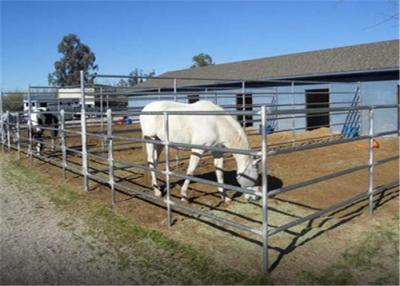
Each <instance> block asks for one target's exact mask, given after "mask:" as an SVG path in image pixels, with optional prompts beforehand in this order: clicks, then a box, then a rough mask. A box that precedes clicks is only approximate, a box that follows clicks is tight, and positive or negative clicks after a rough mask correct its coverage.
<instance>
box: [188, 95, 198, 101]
mask: <svg viewBox="0 0 400 286" xmlns="http://www.w3.org/2000/svg"><path fill="white" fill-rule="evenodd" d="M187 99H188V103H195V102H197V101H199V100H200V99H199V95H198V94H191V95H188V96H187Z"/></svg>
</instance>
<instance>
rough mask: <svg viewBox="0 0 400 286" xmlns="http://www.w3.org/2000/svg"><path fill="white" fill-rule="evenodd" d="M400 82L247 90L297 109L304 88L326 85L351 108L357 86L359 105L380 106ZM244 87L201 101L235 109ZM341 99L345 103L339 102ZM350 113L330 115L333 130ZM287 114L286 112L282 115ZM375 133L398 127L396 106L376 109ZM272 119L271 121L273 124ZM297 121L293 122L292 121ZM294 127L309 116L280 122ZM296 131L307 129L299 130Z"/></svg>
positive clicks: (335, 101)
mask: <svg viewBox="0 0 400 286" xmlns="http://www.w3.org/2000/svg"><path fill="white" fill-rule="evenodd" d="M397 84H398V81H396V80H386V81H364V82H360V83H331V84H313V85H296V86H295V87H294V92H295V94H294V95H293V94H292V88H291V86H280V87H273V88H262V89H260V88H248V89H246V93H253V104H255V105H257V104H271V102H272V95H273V94H274V93H278V94H279V95H278V104H286V105H287V106H281V107H279V109H280V110H284V109H292V106H291V103H292V102H294V103H295V104H299V105H296V106H294V107H293V108H294V109H303V108H305V105H304V104H305V91H306V90H308V89H324V88H327V89H329V91H330V106H331V107H348V106H350V103H349V102H351V101H352V100H353V97H354V94H355V92H356V89H357V87H358V86H360V93H361V102H360V103H359V104H360V105H381V104H396V102H397ZM241 92H242V90H241V89H233V90H230V93H231V94H232V95H231V96H230V98H224V96H222V95H219V94H218V93H217V96H215V95H214V94H209V95H207V96H205V95H201V96H200V99H201V100H210V101H213V102H216V103H217V104H219V105H221V106H224V107H225V109H228V110H236V108H235V105H236V97H235V96H234V95H235V94H240V93H241ZM160 99H163V100H174V99H175V96H174V95H173V94H170V95H165V94H163V95H162V98H160ZM154 100H159V98H158V97H157V95H153V96H152V98H148V97H131V98H130V99H129V100H128V107H129V108H135V109H141V108H142V107H143V106H144V105H146V104H147V103H149V102H152V101H154ZM176 100H177V101H178V102H187V96H185V95H179V96H177V97H176ZM339 102H346V103H340V104H339ZM346 115H347V113H346V112H345V113H341V114H333V113H332V114H331V115H330V124H332V125H331V127H330V129H331V130H332V131H335V132H340V131H341V130H342V123H344V122H345V119H346ZM360 115H361V119H360V123H361V130H360V133H361V134H366V133H367V132H368V130H369V126H368V112H366V111H364V112H361V114H360ZM283 116H285V117H287V115H283ZM374 119H375V120H374V123H375V124H374V132H384V131H390V130H395V129H396V128H397V109H395V108H393V109H382V110H376V111H375V115H374ZM253 120H255V124H254V125H255V127H258V125H259V121H260V117H259V116H254V117H253ZM272 121H273V120H271V122H270V123H272ZM293 122H294V124H293ZM293 126H294V127H295V128H304V129H305V128H306V118H305V117H304V118H296V119H294V120H293V119H281V120H279V121H278V126H277V129H278V130H286V129H288V130H290V129H291V128H292V127H293ZM297 132H304V130H299V131H297Z"/></svg>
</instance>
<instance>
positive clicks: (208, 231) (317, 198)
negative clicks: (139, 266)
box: [34, 126, 399, 284]
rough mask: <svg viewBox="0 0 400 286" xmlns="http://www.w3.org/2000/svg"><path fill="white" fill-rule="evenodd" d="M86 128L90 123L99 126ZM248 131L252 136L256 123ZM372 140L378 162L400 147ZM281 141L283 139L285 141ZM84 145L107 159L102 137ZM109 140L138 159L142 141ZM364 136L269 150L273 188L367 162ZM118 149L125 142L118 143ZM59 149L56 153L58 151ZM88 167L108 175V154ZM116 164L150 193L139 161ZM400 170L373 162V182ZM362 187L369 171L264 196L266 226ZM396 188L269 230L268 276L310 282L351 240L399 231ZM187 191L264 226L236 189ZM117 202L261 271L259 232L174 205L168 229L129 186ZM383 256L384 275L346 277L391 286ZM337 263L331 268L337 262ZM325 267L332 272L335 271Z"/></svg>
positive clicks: (308, 135) (148, 223) (206, 174)
mask: <svg viewBox="0 0 400 286" xmlns="http://www.w3.org/2000/svg"><path fill="white" fill-rule="evenodd" d="M126 128H132V126H130V127H125V126H122V127H116V128H115V130H118V129H126ZM89 130H91V131H94V130H95V129H94V128H92V129H89ZM249 133H250V134H254V132H253V131H252V130H250V132H249ZM128 134H129V135H128ZM126 135H128V136H131V137H140V134H139V133H138V132H135V133H133V132H131V133H124V136H126ZM291 136H292V134H291V133H283V134H280V133H276V134H272V135H269V136H268V142H269V144H270V145H271V146H273V148H276V149H280V148H286V147H288V146H289V145H292V143H291V142H290V140H291ZM338 137H339V135H338V134H332V133H330V132H329V130H327V129H319V130H314V131H311V132H305V133H301V134H296V142H297V143H296V146H298V145H303V144H312V143H318V142H323V141H329V140H336V139H338ZM249 141H250V144H251V146H252V147H253V148H255V149H257V148H258V147H259V146H260V137H259V136H257V135H250V136H249ZM287 141H289V143H288V142H287ZM378 141H379V144H380V147H379V148H378V149H375V160H380V159H383V158H387V157H390V156H394V155H396V154H398V153H399V149H398V138H393V137H392V138H380V139H378ZM282 142H284V143H283V144H282ZM88 143H89V145H90V146H91V147H90V150H91V152H97V153H96V154H98V155H102V156H105V157H106V153H102V152H101V148H100V147H99V144H98V143H100V141H99V139H98V138H94V137H89V140H88ZM114 143H115V144H116V146H115V148H116V150H115V151H114V158H115V159H116V160H124V161H126V162H134V163H143V161H144V155H143V152H142V150H141V149H140V148H141V147H142V146H141V145H140V144H129V145H120V146H118V144H119V143H122V142H118V140H116V142H114ZM67 144H68V145H69V146H75V147H77V146H78V147H79V144H80V139H79V138H69V139H67ZM91 144H92V145H91ZM367 144H368V142H367V141H358V142H354V143H345V144H339V145H335V146H331V147H323V148H316V149H313V150H308V151H303V152H294V153H290V154H286V155H277V156H271V157H270V158H269V159H268V160H269V178H268V181H269V184H268V185H269V190H273V189H277V188H280V187H285V186H289V185H292V184H295V183H298V182H302V181H304V180H309V179H312V178H316V177H319V176H322V175H326V174H329V173H332V172H336V171H340V170H343V169H347V168H351V167H355V166H357V165H360V164H365V163H367V162H368V149H367V148H366V146H368V145H367ZM118 149H121V150H119V151H118ZM53 155H54V154H53ZM58 156H60V154H59V153H58ZM179 156H180V160H179V162H175V161H174V162H172V167H173V168H172V170H173V171H175V172H180V173H182V174H184V172H185V169H186V165H187V157H188V152H186V151H179ZM175 157H176V151H174V150H172V152H171V158H175ZM162 159H163V158H162ZM68 162H69V164H70V165H71V166H74V164H79V163H80V158H79V157H77V156H76V155H73V154H72V153H71V154H68ZM34 165H35V167H37V168H39V169H40V170H41V171H42V172H46V173H48V174H49V175H51V176H52V177H53V179H54V181H57V182H58V181H63V179H62V177H61V176H60V169H59V168H55V167H53V166H50V165H49V164H43V163H38V162H35V163H34ZM160 166H163V164H160ZM89 167H90V172H91V173H92V174H96V175H98V176H100V177H102V178H104V179H108V174H107V162H105V161H100V160H98V159H92V160H91V161H90V163H89ZM117 167H118V168H116V172H115V174H116V177H117V178H118V183H120V184H123V185H125V186H129V187H131V188H137V189H141V190H146V191H149V192H151V191H152V190H151V189H150V188H149V187H148V185H147V184H146V181H145V179H144V177H145V176H144V175H143V171H141V170H139V169H135V168H122V167H121V166H119V165H117ZM224 169H225V174H224V177H225V182H226V183H229V184H233V185H236V181H235V171H234V170H235V162H234V160H233V159H232V157H231V156H228V155H227V156H226V163H225V165H224ZM398 174H399V165H398V161H391V162H389V163H385V164H382V165H379V166H376V167H375V176H374V186H380V185H382V184H385V183H388V182H391V181H393V180H395V179H398ZM196 176H198V177H201V178H206V179H211V180H215V176H214V169H213V166H212V161H211V158H210V157H207V156H205V158H204V159H203V160H202V162H201V164H200V166H199V167H198V169H197V170H196ZM160 180H161V181H163V178H162V177H160ZM81 182H82V178H81V177H80V176H78V175H74V174H70V173H69V174H68V175H67V179H66V183H67V184H69V185H72V186H75V187H76V188H77V189H82V187H81ZM181 184H182V182H181V181H180V180H176V179H175V180H172V187H173V189H172V195H173V200H174V201H179V197H180V194H179V190H180V185H181ZM90 189H91V192H89V196H92V197H93V198H94V199H96V200H100V201H103V202H104V203H106V204H110V200H111V197H110V191H109V188H108V187H107V186H104V185H102V184H99V183H96V182H91V184H90ZM367 190H368V173H367V170H362V171H358V172H355V173H351V174H348V175H344V176H341V177H339V178H334V179H330V180H327V181H324V182H320V183H318V184H314V185H311V186H307V187H304V188H300V189H297V190H294V191H291V192H288V193H285V194H281V195H278V196H276V197H274V198H272V199H270V202H269V205H270V212H269V227H277V226H280V225H283V224H285V223H289V222H291V221H293V220H295V219H296V218H299V217H301V216H305V215H308V214H311V213H313V212H315V211H318V210H321V209H322V208H326V207H328V206H330V205H332V204H334V203H336V202H339V201H342V200H345V199H347V198H350V197H352V196H354V195H357V194H360V193H363V192H366V191H367ZM398 194H399V188H398V187H396V188H392V189H390V190H387V191H385V192H384V193H383V194H382V195H377V196H376V197H375V203H376V210H375V213H374V215H373V216H369V215H368V212H367V210H368V207H367V203H366V202H365V201H363V202H360V203H357V204H355V205H353V206H351V207H346V208H343V209H341V210H339V211H335V212H333V213H330V214H329V215H327V216H324V217H321V218H318V219H315V220H313V221H310V222H305V223H303V224H300V225H298V226H296V227H293V228H291V229H290V230H288V231H285V232H282V233H279V234H276V235H274V236H272V237H271V238H270V240H269V246H270V255H269V257H270V270H271V277H272V279H273V282H274V283H279V284H294V283H299V281H302V279H303V278H304V279H306V280H305V281H308V283H311V282H310V280H307V277H308V278H309V277H314V278H315V277H318V275H320V274H321V273H324V271H325V270H326V269H329V267H331V266H332V265H335V263H339V261H341V260H342V259H343V257H344V254H345V253H346V251H347V250H349V249H352V248H354V249H357V247H356V246H357V245H359V244H360V243H364V241H365V239H369V237H370V236H373V235H374V233H375V232H377V230H379V229H381V228H382V229H385V230H386V229H390V230H391V231H393V232H394V233H396V234H397V236H398V230H399V229H398V216H399V200H398V198H399V196H398ZM190 195H191V196H192V201H191V203H190V206H191V207H195V208H198V209H201V210H203V211H207V212H209V213H212V214H215V215H218V216H220V217H223V218H225V219H229V220H231V221H235V222H240V223H242V224H245V225H248V226H253V227H261V215H262V213H261V206H260V203H259V202H252V203H248V202H247V201H245V200H244V198H243V197H240V196H239V197H238V196H236V195H235V196H234V200H233V202H232V204H230V205H226V204H223V203H221V200H220V197H219V195H218V192H217V190H216V189H215V188H214V187H210V186H207V185H204V184H200V183H192V184H191V186H190ZM231 195H233V194H231ZM114 208H115V211H116V212H118V213H120V214H123V215H124V216H126V217H127V218H129V219H131V220H132V221H134V222H136V223H138V224H140V225H142V226H145V227H147V228H151V229H157V230H160V231H161V232H163V233H164V234H166V235H167V236H168V237H171V238H173V239H174V240H177V241H179V242H182V243H185V244H189V245H191V246H193V247H194V248H195V249H197V250H200V251H202V252H204V253H206V254H208V255H211V256H212V257H214V258H215V259H216V260H217V261H218V262H219V263H221V264H223V265H228V266H229V267H233V268H235V269H238V270H239V271H242V272H245V273H250V274H251V273H260V272H261V271H262V269H261V265H262V263H261V252H262V247H261V243H260V238H259V237H256V236H252V235H249V234H247V233H245V232H243V231H238V230H237V229H233V228H230V227H227V226H222V225H220V224H216V223H214V222H211V221H209V220H208V219H206V218H204V217H201V216H192V215H188V214H185V213H183V212H180V211H178V212H176V213H179V215H177V214H176V213H175V214H174V219H175V220H174V225H173V226H172V227H171V228H167V227H166V210H165V207H164V206H161V205H160V204H158V203H157V202H154V201H151V200H147V199H144V198H141V197H139V196H133V195H130V194H127V193H122V192H118V193H117V204H116V206H115V207H114ZM374 230H375V231H374ZM383 251H389V253H390V254H393V252H395V253H396V251H398V249H397V250H387V249H383ZM397 254H398V253H397ZM388 261H389V260H388ZM388 261H384V260H383V261H379V262H380V263H381V264H382V265H384V266H385V267H387V269H385V273H382V271H381V269H379V268H376V267H372V266H371V267H372V268H368V267H367V268H366V269H367V270H368V271H367V273H368V275H365V273H364V272H359V271H356V272H357V273H351V277H352V279H353V280H351V281H352V282H353V283H355V284H368V283H376V282H377V281H388V282H389V284H390V283H394V284H397V283H398V266H399V265H398V260H397V261H396V263H394V264H393V263H391V264H390V263H389V264H390V265H388ZM335 269H336V270H337V268H335ZM332 271H333V270H332ZM333 272H334V271H333ZM327 275H333V276H334V273H329V274H327ZM315 279H317V278H315ZM382 279H383V280H382ZM385 279H386V280H385ZM316 281H320V280H316ZM320 282H321V281H320Z"/></svg>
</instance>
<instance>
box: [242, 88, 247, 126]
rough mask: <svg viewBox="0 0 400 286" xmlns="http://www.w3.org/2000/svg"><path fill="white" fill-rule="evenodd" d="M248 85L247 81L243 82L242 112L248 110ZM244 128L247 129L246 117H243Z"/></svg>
mask: <svg viewBox="0 0 400 286" xmlns="http://www.w3.org/2000/svg"><path fill="white" fill-rule="evenodd" d="M245 92H246V83H245V81H242V110H243V111H245V110H246V94H245ZM242 126H243V128H246V115H244V114H243V115H242Z"/></svg>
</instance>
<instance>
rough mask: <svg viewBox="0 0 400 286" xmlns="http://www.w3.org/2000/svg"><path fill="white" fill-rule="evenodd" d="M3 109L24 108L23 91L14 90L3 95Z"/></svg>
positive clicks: (15, 109)
mask: <svg viewBox="0 0 400 286" xmlns="http://www.w3.org/2000/svg"><path fill="white" fill-rule="evenodd" d="M3 110H4V111H6V110H8V111H11V112H14V111H22V110H24V93H23V92H19V91H15V92H10V93H8V94H7V95H6V96H4V97H3Z"/></svg>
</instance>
